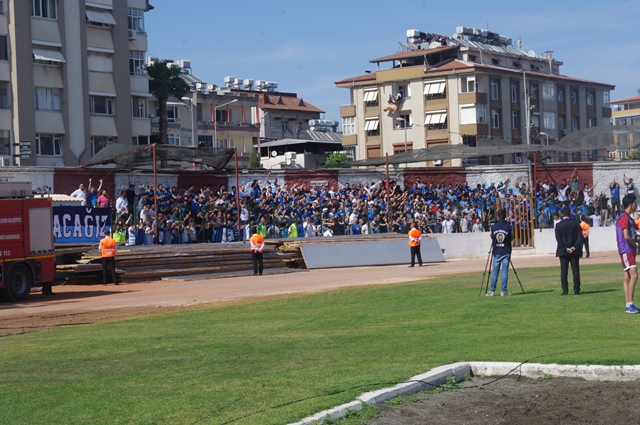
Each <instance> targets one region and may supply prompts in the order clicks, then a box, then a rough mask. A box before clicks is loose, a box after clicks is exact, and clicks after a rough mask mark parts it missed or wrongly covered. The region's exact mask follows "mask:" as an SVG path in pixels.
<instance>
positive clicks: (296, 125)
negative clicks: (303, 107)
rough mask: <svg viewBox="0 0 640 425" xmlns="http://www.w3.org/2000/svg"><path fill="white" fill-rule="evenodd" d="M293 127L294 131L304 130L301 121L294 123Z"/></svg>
mask: <svg viewBox="0 0 640 425" xmlns="http://www.w3.org/2000/svg"><path fill="white" fill-rule="evenodd" d="M291 127H292V129H291V130H292V131H293V132H294V133H300V132H301V131H302V124H300V123H293V125H292V126H291Z"/></svg>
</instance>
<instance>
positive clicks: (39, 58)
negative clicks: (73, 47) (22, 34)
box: [31, 48, 65, 66]
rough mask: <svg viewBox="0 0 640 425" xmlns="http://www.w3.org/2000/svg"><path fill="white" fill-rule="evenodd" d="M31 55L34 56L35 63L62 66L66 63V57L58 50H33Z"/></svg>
mask: <svg viewBox="0 0 640 425" xmlns="http://www.w3.org/2000/svg"><path fill="white" fill-rule="evenodd" d="M31 53H32V54H33V63H37V64H41V65H52V66H60V65H61V64H62V63H64V62H65V60H64V56H62V53H61V52H60V51H58V50H51V49H40V48H33V49H31Z"/></svg>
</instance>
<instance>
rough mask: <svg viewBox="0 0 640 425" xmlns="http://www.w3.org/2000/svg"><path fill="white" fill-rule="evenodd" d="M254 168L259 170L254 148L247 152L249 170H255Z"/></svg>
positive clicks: (257, 157)
mask: <svg viewBox="0 0 640 425" xmlns="http://www.w3.org/2000/svg"><path fill="white" fill-rule="evenodd" d="M256 168H260V157H259V156H258V151H257V150H256V148H252V149H251V152H249V169H250V170H255V169H256Z"/></svg>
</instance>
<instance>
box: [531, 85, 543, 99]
mask: <svg viewBox="0 0 640 425" xmlns="http://www.w3.org/2000/svg"><path fill="white" fill-rule="evenodd" d="M539 90H540V85H539V84H538V83H531V84H530V85H529V97H530V99H531V100H536V99H538V91H539Z"/></svg>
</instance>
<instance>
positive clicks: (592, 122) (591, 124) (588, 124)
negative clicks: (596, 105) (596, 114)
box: [587, 118, 598, 128]
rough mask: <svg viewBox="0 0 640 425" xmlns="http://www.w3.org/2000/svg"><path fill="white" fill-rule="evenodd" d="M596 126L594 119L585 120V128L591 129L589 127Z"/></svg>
mask: <svg viewBox="0 0 640 425" xmlns="http://www.w3.org/2000/svg"><path fill="white" fill-rule="evenodd" d="M596 125H598V124H597V123H596V119H595V118H587V127H589V128H591V127H595V126H596Z"/></svg>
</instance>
